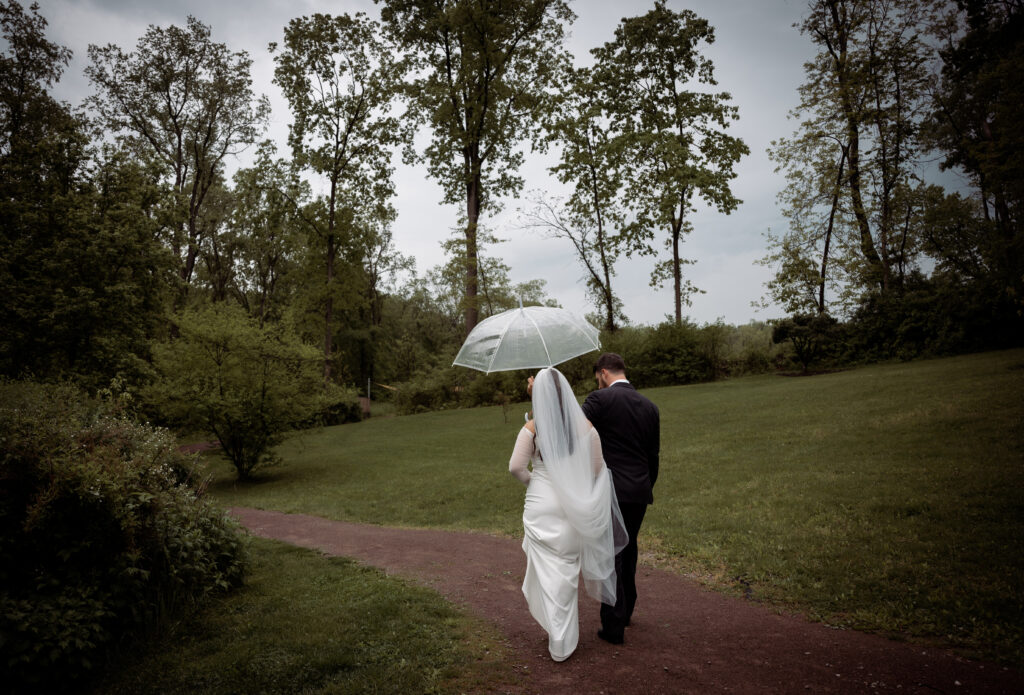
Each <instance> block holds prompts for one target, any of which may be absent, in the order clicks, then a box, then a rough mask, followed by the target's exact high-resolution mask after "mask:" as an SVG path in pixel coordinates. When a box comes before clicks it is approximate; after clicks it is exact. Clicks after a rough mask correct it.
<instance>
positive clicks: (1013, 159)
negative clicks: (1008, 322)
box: [926, 0, 1024, 311]
mask: <svg viewBox="0 0 1024 695" xmlns="http://www.w3.org/2000/svg"><path fill="white" fill-rule="evenodd" d="M940 20H941V21H937V22H936V23H935V25H934V33H935V35H936V36H937V38H938V39H939V42H940V49H941V50H940V56H941V61H942V73H941V79H940V80H939V82H938V84H937V85H936V89H935V90H934V93H933V95H934V98H933V102H932V105H931V113H930V116H929V119H928V122H927V124H926V135H927V137H928V142H929V144H931V145H932V146H934V147H936V148H937V149H939V150H940V151H942V152H943V153H945V159H944V161H943V163H942V165H943V167H945V168H953V169H958V170H960V171H963V172H964V173H966V174H967V176H968V177H969V179H970V181H971V183H972V184H973V185H974V188H975V190H976V191H977V194H978V197H979V198H980V202H981V206H980V207H981V209H980V215H981V216H982V217H983V220H984V223H983V224H981V225H974V226H973V229H972V230H971V231H970V232H968V234H969V235H970V236H974V235H977V237H976V238H975V239H973V240H971V239H969V238H968V237H967V236H965V237H964V238H962V239H959V240H956V239H952V238H950V239H949V240H948V243H947V244H945V247H946V248H947V249H956V248H958V247H963V246H964V245H965V242H966V245H967V246H970V247H972V251H971V252H970V254H963V255H962V257H969V256H971V255H974V254H979V253H980V256H981V258H980V259H979V260H982V259H983V262H984V264H985V265H986V266H988V267H989V270H990V274H991V276H992V279H993V280H994V281H995V284H996V285H997V287H996V288H995V290H996V292H998V294H999V295H1001V301H1003V302H1008V303H1010V304H1014V305H1016V307H1017V311H1019V310H1020V307H1021V306H1024V225H1022V215H1024V212H1022V210H1024V124H1022V115H1021V104H1022V103H1024V87H1022V85H1021V79H1020V75H1021V72H1022V71H1024V3H1021V2H1019V1H1015V2H995V1H993V0H962V1H961V2H957V3H956V6H955V7H953V8H950V9H949V11H948V12H947V13H946V14H945V15H943V16H942V17H941V18H940ZM952 204H953V205H954V206H955V205H956V203H955V202H954V203H952ZM965 231H966V230H965ZM944 255H946V256H948V257H953V256H957V255H961V254H944Z"/></svg>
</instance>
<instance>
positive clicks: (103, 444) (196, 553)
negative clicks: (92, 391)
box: [0, 382, 245, 691]
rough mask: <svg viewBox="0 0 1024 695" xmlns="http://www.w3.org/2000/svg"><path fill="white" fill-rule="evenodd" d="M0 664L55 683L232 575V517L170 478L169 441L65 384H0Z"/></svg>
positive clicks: (184, 463)
mask: <svg viewBox="0 0 1024 695" xmlns="http://www.w3.org/2000/svg"><path fill="white" fill-rule="evenodd" d="M0 442H2V447H0V663H2V664H3V666H4V669H5V672H6V673H7V674H8V675H7V676H6V678H5V681H6V682H5V686H7V687H8V688H10V689H11V690H13V691H19V690H29V689H33V690H38V689H40V688H47V687H49V688H52V689H58V690H62V691H63V690H66V689H67V688H68V686H69V684H70V683H72V682H75V681H76V680H77V679H80V678H82V677H84V676H87V675H89V673H90V672H92V671H94V670H95V669H96V667H97V665H98V664H100V663H102V661H103V658H104V656H105V655H106V654H107V652H108V651H109V650H110V649H111V648H113V647H116V646H117V645H118V644H119V643H120V642H122V641H123V640H125V639H126V638H127V637H129V636H131V635H136V634H139V633H141V632H143V631H145V630H146V629H148V628H151V627H152V626H154V625H155V624H157V623H158V622H159V621H160V620H161V619H162V618H164V617H166V616H168V615H171V614H174V613H176V612H178V611H181V610H183V609H187V608H189V607H192V606H193V605H195V604H196V603H197V602H198V601H200V600H201V599H202V598H203V597H205V596H206V595H208V594H210V593H212V592H219V591H222V590H225V589H228V588H230V587H232V586H235V585H238V584H239V583H240V582H241V580H242V578H243V573H244V566H245V549H244V546H243V541H242V539H241V536H240V535H239V534H238V527H237V525H236V524H235V523H234V522H232V521H231V520H229V519H228V518H227V517H226V516H225V515H224V514H223V512H221V511H219V510H217V509H216V508H214V507H213V506H212V505H211V504H210V503H208V502H207V501H205V500H204V499H203V498H202V497H201V494H200V492H199V491H198V490H197V489H196V487H195V486H193V485H191V484H189V483H185V484H182V483H180V481H179V478H180V476H181V471H183V470H185V469H187V468H188V466H189V461H188V460H187V458H186V457H185V455H183V454H181V453H179V452H178V451H177V446H176V442H175V440H174V438H173V437H172V436H171V435H170V434H169V433H167V432H166V431H163V430H158V429H155V428H153V427H151V426H149V425H144V424H139V423H136V422H133V421H131V420H130V419H128V418H126V417H123V416H122V415H119V414H117V413H115V412H112V408H111V407H110V405H109V404H104V403H100V402H97V401H91V400H89V399H87V398H85V397H84V396H83V394H81V393H80V392H79V391H77V390H76V389H75V388H73V387H71V386H68V385H59V386H46V385H41V384H33V383H29V382H8V383H3V384H0Z"/></svg>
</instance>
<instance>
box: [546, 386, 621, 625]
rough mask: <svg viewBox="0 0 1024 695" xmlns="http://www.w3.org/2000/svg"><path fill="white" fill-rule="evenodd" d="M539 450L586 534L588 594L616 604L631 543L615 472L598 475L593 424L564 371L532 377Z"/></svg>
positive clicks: (583, 554) (583, 556)
mask: <svg viewBox="0 0 1024 695" xmlns="http://www.w3.org/2000/svg"><path fill="white" fill-rule="evenodd" d="M533 416H534V423H535V424H536V426H537V449H538V450H539V451H540V455H541V457H543V459H544V465H545V467H546V468H547V471H548V475H549V476H550V477H551V481H552V483H553V484H554V488H555V492H556V494H557V495H558V500H559V502H561V504H562V508H563V509H564V510H565V514H566V517H567V519H568V521H569V524H570V525H571V526H572V527H573V528H574V529H576V531H577V532H578V533H579V534H580V536H581V538H582V547H581V550H580V569H581V573H582V575H583V582H584V586H585V587H586V590H587V593H588V594H590V595H591V596H593V597H594V598H595V599H597V600H599V601H602V602H603V603H607V604H610V605H614V604H615V555H616V553H617V552H619V551H620V550H621V549H622V548H623V547H625V545H626V542H627V534H626V527H625V525H624V524H623V523H622V512H620V511H619V503H618V500H617V499H616V497H615V488H614V486H613V485H612V477H611V473H610V472H609V471H608V468H607V467H606V466H604V465H602V466H601V469H600V471H599V472H598V473H597V474H596V475H595V473H594V467H593V462H592V459H591V443H590V423H588V422H587V418H586V417H585V416H584V415H583V409H582V408H580V405H579V403H577V402H576V397H575V396H574V395H573V392H572V388H571V387H570V386H569V382H568V381H567V380H566V378H565V377H564V376H562V373H561V372H559V371H558V370H557V369H554V368H552V367H549V368H547V369H543V370H541V372H540V373H539V374H538V375H537V377H536V379H535V380H534V382H533Z"/></svg>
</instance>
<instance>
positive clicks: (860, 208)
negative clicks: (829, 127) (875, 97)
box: [828, 0, 884, 290]
mask: <svg viewBox="0 0 1024 695" xmlns="http://www.w3.org/2000/svg"><path fill="white" fill-rule="evenodd" d="M838 4H839V3H837V2H836V0H831V1H830V2H829V3H828V7H829V10H830V12H831V15H832V22H833V27H834V28H835V31H836V34H837V35H836V39H837V44H838V45H837V47H836V48H837V53H834V55H835V75H836V80H837V82H838V87H839V94H840V103H841V105H842V109H843V116H844V117H845V119H846V133H847V141H848V143H849V149H848V150H847V159H848V161H849V164H850V178H849V180H848V183H847V185H848V186H849V187H850V198H851V201H852V203H853V214H854V216H855V217H856V218H857V228H858V230H859V232H860V250H861V253H862V254H863V255H864V258H865V260H867V262H868V265H869V266H870V268H871V275H872V277H871V280H872V281H873V282H876V283H878V284H879V286H881V285H882V273H881V264H882V261H881V259H880V258H879V256H878V251H876V250H875V242H874V239H872V237H871V224H870V221H869V220H868V215H867V211H866V210H865V209H864V198H863V195H862V193H861V178H860V174H861V172H860V117H859V114H858V112H857V109H856V108H855V106H854V104H853V98H852V96H851V91H852V90H854V89H855V85H853V84H851V78H850V75H849V73H848V68H849V56H848V53H847V45H848V43H849V30H850V27H849V18H848V17H847V16H846V15H845V12H844V13H843V16H842V17H841V16H840V12H839V7H838ZM883 290H884V287H883Z"/></svg>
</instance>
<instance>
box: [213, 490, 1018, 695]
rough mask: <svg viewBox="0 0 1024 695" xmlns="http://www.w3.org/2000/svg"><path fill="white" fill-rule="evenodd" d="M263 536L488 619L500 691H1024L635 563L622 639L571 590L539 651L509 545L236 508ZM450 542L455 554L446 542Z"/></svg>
mask: <svg viewBox="0 0 1024 695" xmlns="http://www.w3.org/2000/svg"><path fill="white" fill-rule="evenodd" d="M229 511H230V513H231V514H232V515H234V516H235V517H236V518H238V519H239V521H240V522H241V523H242V524H243V525H244V526H245V527H246V528H247V529H249V532H250V533H252V534H254V535H257V536H262V537H265V538H273V539H277V540H281V541H285V542H288V543H292V544H294V545H298V546H302V547H306V548H315V549H317V550H320V551H322V552H324V553H327V554H329V555H342V556H346V557H351V558H354V559H356V560H359V561H360V562H363V563H365V564H367V565H372V566H374V567H379V568H381V569H383V570H385V571H386V572H388V573H389V574H396V575H400V576H403V577H408V578H411V579H413V580H415V581H417V582H420V583H422V584H425V585H427V586H429V587H431V588H433V589H435V590H436V591H438V592H439V593H441V594H442V595H443V596H444V597H445V598H446V599H448V600H449V601H451V602H452V603H454V604H455V605H457V606H459V607H461V608H463V609H465V610H467V611H470V612H472V613H473V614H475V615H477V616H480V617H482V618H484V619H485V620H488V621H490V622H491V623H492V624H493V625H495V626H496V627H497V629H498V630H499V631H500V632H501V633H502V634H503V635H504V637H505V638H506V639H507V641H508V644H509V647H510V649H511V651H512V653H513V655H514V661H515V665H514V667H513V673H514V675H512V677H511V678H510V680H509V682H508V683H507V684H506V686H505V687H504V688H503V690H502V692H508V693H521V694H525V693H552V692H559V693H595V694H598V693H600V694H603V695H619V694H630V693H652V694H653V693H724V692H728V693H932V694H934V693H1006V694H1007V695H1011V694H1017V693H1024V673H1022V672H1020V671H1018V670H1015V669H1010V668H1005V667H1002V666H997V665H993V664H984V663H979V662H974V661H968V660H966V659H962V658H960V657H957V656H956V655H953V654H951V653H949V652H946V651H944V650H941V649H932V648H924V647H921V646H919V645H912V644H907V643H902V642H896V641H893V640H889V639H886V638H884V637H880V636H877V635H868V634H864V633H860V632H855V631H850V630H837V629H833V628H829V627H826V626H824V625H819V624H816V623H811V622H807V621H806V620H802V619H800V618H797V617H793V616H787V615H778V614H776V613H775V612H773V611H772V610H770V609H768V608H765V607H763V606H759V605H757V604H753V603H750V602H748V601H744V600H743V599H740V598H733V597H729V596H724V595H721V594H717V593H714V592H711V591H708V590H706V589H704V588H702V587H701V586H699V585H698V584H697V583H696V582H693V581H691V580H688V579H686V578H684V577H680V576H678V575H675V574H672V573H670V572H667V571H663V570H658V569H654V568H651V567H645V566H641V568H640V570H639V572H638V573H637V591H638V593H639V600H638V603H637V608H636V613H635V614H634V616H633V624H632V626H631V627H629V628H628V629H627V630H626V643H625V644H623V645H618V646H613V645H611V644H607V643H605V642H603V641H601V640H600V639H598V638H597V634H596V633H597V628H598V627H599V620H598V606H597V604H596V603H593V602H592V601H590V600H589V599H585V598H583V597H581V599H580V604H581V610H580V644H579V647H578V649H577V650H576V652H575V653H574V654H573V655H572V657H570V658H569V660H568V661H566V662H563V663H560V664H559V663H555V662H553V661H551V659H550V658H549V657H548V654H547V636H546V635H545V634H544V631H543V630H542V629H541V628H540V627H539V626H538V625H537V624H536V623H535V622H534V621H533V618H531V617H530V614H529V612H528V610H527V607H526V600H525V599H524V598H523V595H522V592H521V591H520V586H521V584H522V581H523V570H524V568H525V565H526V560H525V556H524V555H523V552H522V549H521V548H520V545H519V542H517V541H515V540H511V539H508V538H499V537H496V536H490V535H486V534H482V533H459V532H451V531H431V530H420V529H396V528H387V527H381V526H371V525H367V524H354V523H348V522H341V521H331V520H328V519H322V518H319V517H314V516H307V515H303V514H284V513H281V512H273V511H262V510H257V509H247V508H242V507H235V508H232V509H230V510H229ZM456 550H457V552H455V551H456Z"/></svg>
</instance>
